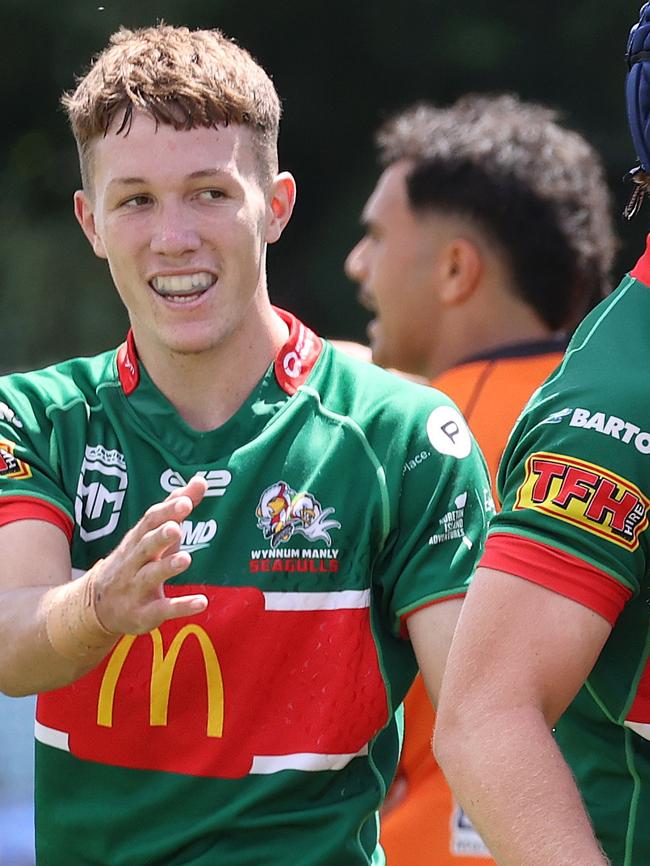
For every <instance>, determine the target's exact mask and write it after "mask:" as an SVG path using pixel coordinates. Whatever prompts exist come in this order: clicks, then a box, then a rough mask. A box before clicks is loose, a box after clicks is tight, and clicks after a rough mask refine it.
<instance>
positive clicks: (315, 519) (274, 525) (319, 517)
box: [255, 481, 341, 548]
mask: <svg viewBox="0 0 650 866" xmlns="http://www.w3.org/2000/svg"><path fill="white" fill-rule="evenodd" d="M334 511H335V509H334V508H325V509H323V508H322V506H321V504H320V502H319V501H318V500H317V499H316V498H315V497H314V496H312V495H311V493H296V491H295V490H293V489H292V488H291V487H289V485H288V484H287V483H286V482H285V481H278V482H277V483H276V484H272V485H271V486H270V487H267V488H266V490H265V491H264V493H262V495H261V496H260V501H259V504H258V506H257V508H256V509H255V514H256V516H257V527H258V529H261V530H262V532H263V533H264V538H266V539H269V540H270V541H271V547H272V548H275V547H277V546H278V545H279V544H286V543H287V541H289V539H290V538H292V536H294V535H295V534H296V533H299V534H300V535H304V536H305V538H308V539H309V540H310V541H324V542H325V544H327V546H328V547H330V546H331V544H332V539H331V537H330V534H329V530H330V529H340V528H341V524H340V523H339V522H338V520H331V519H328V518H329V515H330V514H333V513H334Z"/></svg>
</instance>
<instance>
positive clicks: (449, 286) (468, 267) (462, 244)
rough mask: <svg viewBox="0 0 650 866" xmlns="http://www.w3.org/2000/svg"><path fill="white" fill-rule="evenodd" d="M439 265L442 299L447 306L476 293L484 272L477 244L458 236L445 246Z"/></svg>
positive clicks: (460, 301)
mask: <svg viewBox="0 0 650 866" xmlns="http://www.w3.org/2000/svg"><path fill="white" fill-rule="evenodd" d="M439 267H440V272H439V276H440V277H441V279H440V282H439V288H438V293H439V297H440V300H441V301H442V303H443V304H446V305H447V306H455V305H457V304H461V303H463V302H464V301H466V300H467V299H468V298H469V297H470V296H471V295H472V294H473V293H474V291H475V289H476V287H477V285H478V283H479V280H480V279H481V275H482V274H483V258H482V256H481V253H480V250H479V249H478V247H477V246H476V244H474V243H472V241H470V240H467V239H466V238H462V237H457V238H453V239H452V240H450V241H449V243H447V244H446V246H445V247H444V248H443V250H442V252H441V255H440V258H439Z"/></svg>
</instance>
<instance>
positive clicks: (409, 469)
mask: <svg viewBox="0 0 650 866" xmlns="http://www.w3.org/2000/svg"><path fill="white" fill-rule="evenodd" d="M428 391H429V397H428V406H427V407H426V411H422V412H421V413H420V414H419V416H418V417H417V418H415V419H414V421H413V423H412V426H411V428H410V429H407V434H406V436H404V440H403V441H404V446H405V447H404V448H403V450H402V451H401V452H400V462H399V465H397V461H396V460H395V461H394V462H393V463H392V465H388V466H387V469H386V477H387V490H388V496H389V500H390V506H391V508H392V528H391V532H390V534H389V536H388V539H387V542H386V544H385V546H384V548H383V550H382V552H381V554H380V557H379V561H378V563H377V567H376V569H375V575H376V577H375V579H376V580H377V581H378V582H379V583H380V585H381V588H382V591H383V598H384V603H385V605H386V611H385V612H386V615H387V617H388V620H389V622H390V623H391V628H392V629H393V632H394V633H395V634H400V635H402V636H407V633H406V621H407V619H408V617H409V615H410V614H412V613H414V612H415V611H416V610H418V609H419V608H421V607H424V606H426V605H428V604H433V603H436V602H440V601H444V600H446V599H449V598H454V597H459V596H463V595H464V594H465V591H466V589H467V584H468V582H469V580H470V578H471V576H472V574H473V572H474V569H475V567H476V564H477V560H478V558H479V556H480V554H481V552H482V549H483V542H484V535H485V529H486V524H487V520H488V519H489V516H490V512H491V511H492V510H493V505H492V496H491V493H490V482H489V478H488V475H487V471H486V467H485V461H484V460H483V457H482V455H481V453H480V451H479V449H478V446H477V445H476V442H475V440H474V439H473V437H472V435H471V433H470V431H469V429H468V427H467V425H466V423H465V421H464V419H463V417H462V415H461V414H460V412H459V411H458V409H457V408H456V407H455V405H454V404H453V403H452V402H451V401H450V400H449V399H448V398H446V397H444V396H443V395H442V394H439V393H438V392H436V391H434V390H433V389H428Z"/></svg>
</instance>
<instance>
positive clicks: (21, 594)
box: [0, 574, 119, 697]
mask: <svg viewBox="0 0 650 866" xmlns="http://www.w3.org/2000/svg"><path fill="white" fill-rule="evenodd" d="M90 581H91V576H90V575H89V574H86V575H84V576H83V577H82V578H79V579H78V580H76V581H72V582H70V583H69V584H63V585H61V586H56V587H24V588H23V587H21V588H18V589H11V590H7V591H5V592H3V593H2V594H1V595H0V645H1V646H2V647H3V652H2V654H0V691H2V692H4V693H5V694H7V695H10V696H12V697H20V696H22V695H30V694H35V693H37V692H43V691H49V690H51V689H55V688H59V687H61V686H64V685H68V684H69V683H71V682H74V680H76V679H78V678H79V677H80V676H82V675H83V674H85V673H87V672H88V671H90V670H92V668H94V667H95V666H96V665H97V664H99V662H100V661H101V660H102V659H103V658H104V656H105V655H106V654H107V653H108V652H109V650H110V649H111V647H112V646H114V644H115V642H116V640H117V639H118V638H119V635H115V634H110V633H108V632H107V631H106V630H105V629H104V628H103V626H102V625H101V623H100V622H99V621H98V620H97V619H96V615H95V611H94V602H93V598H92V593H91V591H90Z"/></svg>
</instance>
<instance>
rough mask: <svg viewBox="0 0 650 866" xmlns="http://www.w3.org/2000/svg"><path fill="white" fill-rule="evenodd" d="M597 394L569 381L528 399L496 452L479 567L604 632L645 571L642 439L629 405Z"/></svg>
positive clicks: (646, 486) (599, 390) (648, 479)
mask: <svg viewBox="0 0 650 866" xmlns="http://www.w3.org/2000/svg"><path fill="white" fill-rule="evenodd" d="M585 379H586V377H585ZM611 393H612V394H616V392H611ZM605 394H606V389H605V388H603V387H599V385H598V383H595V382H594V383H593V384H591V385H589V384H588V380H586V382H585V383H583V384H580V383H579V380H578V377H575V376H574V378H573V380H571V379H570V378H569V381H568V382H567V383H566V384H565V383H564V382H563V381H562V379H561V378H560V379H559V380H558V381H557V382H554V383H552V384H551V385H550V386H546V388H545V390H544V391H543V392H542V393H541V394H540V395H539V397H538V398H537V399H535V400H533V401H532V403H531V404H530V406H529V408H528V409H527V411H526V412H525V414H524V416H523V417H522V418H521V419H520V421H519V423H518V425H517V426H516V427H515V430H514V431H513V434H512V436H511V437H510V440H509V443H508V446H507V448H506V452H505V454H504V458H503V461H502V464H501V469H500V473H499V490H500V495H501V498H502V502H503V510H502V512H501V513H500V514H498V515H497V516H496V518H495V519H494V521H493V522H492V524H491V527H490V534H489V538H488V543H487V547H486V554H485V557H484V559H483V561H482V565H486V566H488V567H491V568H497V569H499V570H501V571H506V572H508V573H512V574H516V575H518V576H520V577H523V578H526V579H528V580H531V581H533V582H535V583H538V584H541V585H543V586H546V587H547V588H549V589H552V590H553V591H556V592H559V593H560V594H562V595H565V596H567V597H570V598H572V599H574V600H576V601H578V602H580V603H581V604H584V605H585V606H587V607H589V608H591V609H592V610H595V611H596V612H598V613H600V614H601V615H602V616H604V617H605V618H606V619H608V620H609V621H610V622H611V623H612V624H613V623H614V622H615V620H616V618H617V616H618V615H619V613H620V612H621V610H622V609H623V607H624V605H625V603H626V602H627V601H628V599H629V598H630V597H631V596H632V595H633V594H636V593H637V592H638V591H639V587H640V585H641V581H642V580H643V578H644V575H645V573H646V569H647V562H648V533H647V529H648V511H649V509H650V498H649V494H650V464H649V463H648V452H650V435H648V434H645V433H643V426H642V424H643V422H642V420H641V419H640V418H638V417H637V416H638V410H639V407H638V406H637V411H636V412H635V406H634V401H629V400H626V401H625V402H626V404H627V408H625V407H624V406H623V404H622V402H621V398H620V395H616V396H613V397H612V396H610V399H609V400H608V399H607V397H606V396H605ZM640 405H641V406H642V405H643V404H640Z"/></svg>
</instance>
